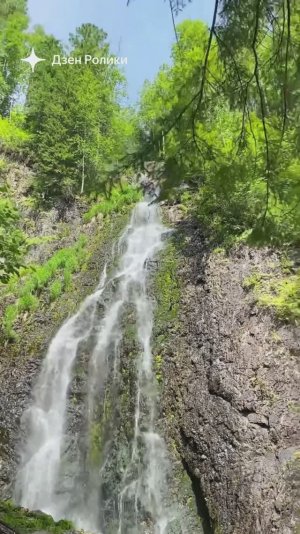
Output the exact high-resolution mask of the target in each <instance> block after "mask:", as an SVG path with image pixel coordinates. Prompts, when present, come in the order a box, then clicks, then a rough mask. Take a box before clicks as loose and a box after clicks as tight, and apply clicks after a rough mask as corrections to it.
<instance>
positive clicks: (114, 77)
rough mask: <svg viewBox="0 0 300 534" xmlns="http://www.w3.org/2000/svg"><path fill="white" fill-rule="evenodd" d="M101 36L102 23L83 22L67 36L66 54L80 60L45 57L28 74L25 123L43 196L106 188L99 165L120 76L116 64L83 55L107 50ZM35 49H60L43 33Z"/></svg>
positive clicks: (107, 152) (47, 52) (107, 151)
mask: <svg viewBox="0 0 300 534" xmlns="http://www.w3.org/2000/svg"><path fill="white" fill-rule="evenodd" d="M105 39H106V34H105V33H104V32H103V31H102V30H101V29H99V28H97V27H96V26H94V25H92V24H84V25H83V26H81V27H80V28H78V29H77V30H76V33H75V34H72V35H71V36H70V48H71V56H74V57H77V58H81V64H76V65H75V64H73V65H72V64H66V65H63V66H56V67H55V66H54V67H52V66H51V62H50V61H48V62H47V63H46V64H45V65H43V66H41V68H40V69H39V70H38V69H37V70H36V72H35V73H34V74H33V75H32V76H31V79H30V84H29V90H28V95H27V101H26V112H27V124H28V127H29V129H30V131H31V132H32V134H33V142H32V153H33V158H34V160H35V163H36V168H37V174H38V183H37V190H38V192H39V194H40V196H41V197H42V198H43V199H45V200H51V201H52V200H53V199H55V198H57V197H65V198H68V199H71V198H73V197H74V195H76V194H78V193H80V192H81V193H83V192H85V191H89V190H91V189H92V188H96V189H101V188H102V189H105V179H106V176H105V172H104V170H105V169H104V167H105V164H107V161H108V159H109V158H110V157H111V156H112V154H111V134H112V124H113V117H114V113H115V112H116V110H117V109H118V104H117V93H118V87H119V84H120V83H121V82H122V76H121V74H120V72H119V70H118V69H117V67H116V66H115V65H110V66H107V65H103V64H98V65H95V64H93V63H87V64H85V61H84V58H85V55H86V54H87V53H88V54H89V55H91V56H92V57H99V58H100V57H106V56H108V55H109V47H108V44H107V43H106V41H105ZM39 50H42V52H43V54H44V56H43V57H46V58H47V57H48V58H49V59H50V58H52V57H53V56H54V55H55V54H56V55H61V56H63V55H64V54H65V51H64V49H63V48H62V46H61V45H60V43H58V42H57V41H55V40H54V39H53V38H50V37H47V36H44V45H43V46H42V43H41V45H40V48H39ZM42 52H40V53H42Z"/></svg>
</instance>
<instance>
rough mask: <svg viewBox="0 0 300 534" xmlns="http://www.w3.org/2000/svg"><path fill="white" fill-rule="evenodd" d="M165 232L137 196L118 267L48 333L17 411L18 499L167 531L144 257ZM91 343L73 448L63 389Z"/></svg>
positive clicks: (88, 518)
mask: <svg viewBox="0 0 300 534" xmlns="http://www.w3.org/2000/svg"><path fill="white" fill-rule="evenodd" d="M166 232H167V229H166V228H165V227H164V226H163V225H162V223H161V221H160V215H159V209H158V207H157V206H156V205H155V204H151V203H150V204H149V203H148V202H147V201H143V202H140V203H139V204H138V205H137V206H136V207H135V208H134V210H133V213H132V217H131V221H130V223H129V225H128V227H127V228H126V230H125V232H124V233H123V235H122V236H121V238H120V240H119V243H118V246H117V247H113V249H114V250H115V252H114V253H115V254H118V256H119V261H118V267H117V268H115V269H114V270H113V272H112V274H110V275H107V274H106V268H105V269H104V273H103V275H102V277H101V281H100V283H99V286H98V287H97V289H96V291H95V293H94V294H92V295H91V296H89V297H88V298H87V299H86V300H85V302H84V303H83V304H82V306H81V308H80V309H79V311H78V312H77V313H76V315H74V316H73V317H71V318H70V319H69V320H68V321H67V322H66V323H65V324H64V325H63V326H62V327H61V329H60V330H59V332H58V333H57V334H56V336H55V338H54V339H53V341H52V343H51V345H50V347H49V350H48V353H47V356H46V358H45V361H44V363H43V367H42V371H41V374H40V377H39V379H38V382H37V384H36V387H35V389H34V395H33V397H34V400H33V403H32V405H31V406H30V407H29V408H28V410H27V411H26V412H25V414H24V418H23V425H24V427H26V429H27V434H28V437H27V440H26V444H25V446H24V447H23V450H22V451H21V465H20V469H19V472H18V476H17V482H16V498H17V500H18V501H19V502H20V504H21V505H22V506H25V507H27V508H30V509H39V510H43V511H45V512H47V513H50V514H51V515H52V516H53V517H54V518H55V519H60V518H62V517H66V518H70V519H72V520H73V521H74V522H75V525H76V526H78V527H80V528H84V529H87V530H92V531H97V532H103V533H104V534H106V533H116V534H127V533H128V534H129V533H130V534H134V533H155V534H165V533H167V532H169V530H168V529H169V525H171V523H172V521H173V519H174V514H173V509H172V507H171V506H170V505H169V499H168V462H167V457H166V449H165V444H164V440H163V438H162V437H161V436H160V435H159V434H158V433H157V430H156V423H157V414H156V405H157V398H158V393H157V384H156V379H155V374H154V372H153V362H152V352H151V336H152V327H153V317H152V300H151V299H150V297H149V296H148V294H147V289H148V288H147V274H148V269H147V265H149V262H151V261H152V260H153V258H154V257H155V255H156V254H157V253H158V252H159V251H160V250H161V249H162V247H163V235H164V234H165V233H166ZM115 259H117V258H115ZM128 317H131V320H132V317H134V325H135V333H136V346H137V353H136V357H135V360H134V363H133V364H132V365H133V368H134V372H135V380H134V382H135V383H134V387H133V402H132V406H133V409H132V417H131V415H130V413H129V414H128V417H129V418H130V420H131V425H130V426H131V428H130V429H129V430H126V432H127V434H126V435H129V436H130V438H129V439H128V444H126V443H127V442H126V443H125V445H124V446H123V445H122V446H119V445H118V443H119V442H120V439H121V438H120V436H121V435H122V436H123V434H124V431H123V427H124V426H125V425H124V423H122V421H121V419H120V411H121V409H122V405H123V404H124V402H125V401H126V402H127V403H128V406H130V399H129V400H128V399H127V397H128V395H127V393H126V392H125V393H124V391H123V392H122V391H121V390H120V383H121V378H122V375H124V374H125V371H124V369H122V368H121V363H120V354H121V353H122V343H123V339H124V335H125V334H124V332H126V327H127V326H128V324H127V323H128ZM87 346H88V347H89V349H88V354H89V357H88V360H89V362H88V372H87V376H86V384H87V387H86V401H85V411H84V416H83V418H84V420H85V421H84V425H83V426H82V428H81V430H80V433H81V438H80V440H78V443H80V444H81V445H80V444H79V445H78V443H77V442H76V443H77V445H76V446H75V449H76V447H77V449H76V454H74V450H73V449H74V447H73V448H72V446H71V445H70V443H71V442H70V439H71V437H70V435H68V434H71V433H72V432H70V429H69V421H68V419H69V412H70V410H69V390H70V387H71V384H72V380H73V375H74V369H75V366H76V362H77V360H78V359H79V358H80V356H79V355H80V352H81V351H82V350H83V348H85V349H84V350H85V351H87ZM128 387H129V386H128ZM126 395H127V397H126ZM124 399H125V400H124ZM120 421H121V422H120ZM126 425H127V422H126ZM122 433H123V434H122ZM122 439H123V438H122ZM118 440H119V441H118ZM123 441H124V440H123ZM125 441H126V440H125ZM95 443H96V449H95ZM95 450H96V454H95ZM114 470H116V473H113V471H114ZM108 480H109V483H108Z"/></svg>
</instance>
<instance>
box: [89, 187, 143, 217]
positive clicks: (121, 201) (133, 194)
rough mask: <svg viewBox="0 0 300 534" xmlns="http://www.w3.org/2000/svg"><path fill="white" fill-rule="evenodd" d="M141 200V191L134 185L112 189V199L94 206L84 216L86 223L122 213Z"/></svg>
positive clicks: (101, 199)
mask: <svg viewBox="0 0 300 534" xmlns="http://www.w3.org/2000/svg"><path fill="white" fill-rule="evenodd" d="M140 199H141V191H140V190H139V189H137V188H136V187H134V186H132V185H128V184H125V185H123V186H122V189H121V188H120V187H114V188H113V189H112V192H111V195H110V198H108V199H106V198H105V197H101V198H100V202H97V203H96V204H94V205H93V206H92V207H91V208H90V209H89V210H88V211H87V212H86V213H85V214H84V216H83V220H84V222H85V223H88V222H90V221H91V220H92V219H93V218H94V217H96V216H97V215H99V214H102V215H103V216H104V217H106V216H107V215H110V214H111V213H120V212H122V211H124V209H126V208H127V207H129V206H132V205H133V204H134V203H136V202H138V201H139V200H140Z"/></svg>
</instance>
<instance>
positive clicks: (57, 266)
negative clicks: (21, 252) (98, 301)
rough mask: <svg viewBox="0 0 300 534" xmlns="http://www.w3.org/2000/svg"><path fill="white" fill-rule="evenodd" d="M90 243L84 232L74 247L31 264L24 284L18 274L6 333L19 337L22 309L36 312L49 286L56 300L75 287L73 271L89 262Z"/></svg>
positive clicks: (13, 283) (11, 289)
mask: <svg viewBox="0 0 300 534" xmlns="http://www.w3.org/2000/svg"><path fill="white" fill-rule="evenodd" d="M86 243H87V239H86V237H85V236H80V238H79V240H78V241H77V243H76V244H75V245H74V246H73V247H68V248H63V249H60V250H58V251H57V252H55V253H54V254H53V256H51V258H50V259H49V260H48V261H47V262H45V263H44V264H43V265H37V266H34V267H31V268H30V269H27V270H26V271H25V274H24V273H22V274H23V276H22V277H21V282H22V285H20V282H19V279H18V278H16V279H14V280H13V281H11V283H10V284H9V286H8V290H9V293H8V294H13V295H14V296H15V297H16V298H17V301H16V303H15V304H10V305H9V306H7V308H6V310H5V313H4V318H3V323H2V327H3V331H4V334H5V337H7V338H8V339H10V340H14V339H16V332H15V331H14V329H13V327H14V324H15V323H16V321H17V319H18V317H19V316H20V315H21V314H22V313H24V312H33V311H35V310H36V309H37V308H38V307H39V304H40V301H39V296H40V295H41V294H42V292H44V291H45V290H47V291H48V294H49V298H50V301H52V302H53V301H55V300H56V299H57V298H58V297H59V296H60V295H61V294H62V292H63V291H66V290H67V289H69V288H70V287H71V284H72V275H73V273H75V272H78V271H79V270H80V269H81V268H82V266H83V265H84V264H85V262H86V250H85V248H86ZM51 282H52V283H51Z"/></svg>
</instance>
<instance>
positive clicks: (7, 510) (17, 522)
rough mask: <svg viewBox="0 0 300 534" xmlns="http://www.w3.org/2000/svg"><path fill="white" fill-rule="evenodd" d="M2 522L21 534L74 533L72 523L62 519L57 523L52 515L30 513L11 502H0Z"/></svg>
mask: <svg viewBox="0 0 300 534" xmlns="http://www.w3.org/2000/svg"><path fill="white" fill-rule="evenodd" d="M0 521H1V522H3V523H5V524H6V525H7V526H8V527H10V528H12V529H13V530H15V531H16V532H17V533H20V534H23V533H24V534H26V533H30V532H36V531H45V532H52V533H53V534H63V533H64V532H69V531H72V530H73V531H74V526H73V524H72V523H71V522H70V521H67V520H65V519H62V520H60V521H58V522H55V521H54V520H53V518H52V517H51V516H50V515H46V514H42V513H39V512H30V511H28V510H25V509H23V508H19V507H17V506H15V505H14V504H13V503H12V502H11V501H5V502H0Z"/></svg>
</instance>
